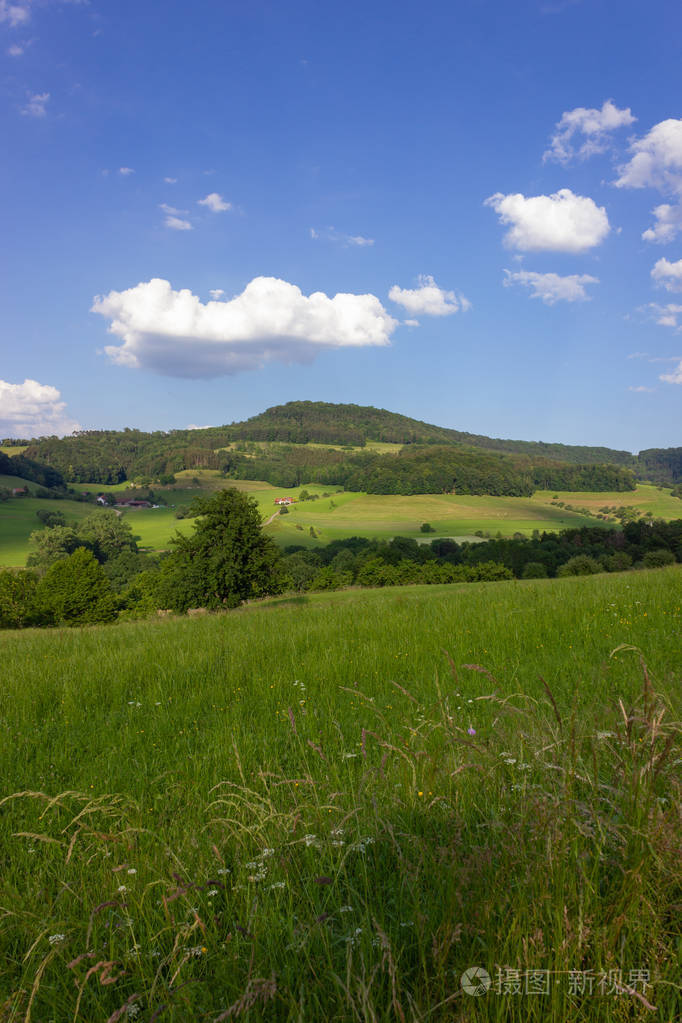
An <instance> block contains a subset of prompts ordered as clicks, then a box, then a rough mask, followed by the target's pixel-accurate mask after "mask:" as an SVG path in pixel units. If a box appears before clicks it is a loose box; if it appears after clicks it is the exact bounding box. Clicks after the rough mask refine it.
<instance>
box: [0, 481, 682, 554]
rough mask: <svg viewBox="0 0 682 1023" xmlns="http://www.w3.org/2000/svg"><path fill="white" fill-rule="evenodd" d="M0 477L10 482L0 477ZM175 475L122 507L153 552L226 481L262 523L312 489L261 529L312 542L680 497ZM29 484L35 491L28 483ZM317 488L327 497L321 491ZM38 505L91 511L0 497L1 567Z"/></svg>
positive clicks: (587, 520)
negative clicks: (148, 500) (352, 487)
mask: <svg viewBox="0 0 682 1023" xmlns="http://www.w3.org/2000/svg"><path fill="white" fill-rule="evenodd" d="M3 478H4V479H6V480H12V481H14V482H12V483H11V484H10V483H3V482H2V480H3ZM177 478H178V484H177V485H176V486H175V487H172V488H164V487H158V486H157V487H153V488H152V489H153V491H154V493H155V494H156V495H157V496H161V497H162V498H163V500H164V501H165V502H166V505H165V506H163V507H160V508H149V509H128V510H126V511H125V513H124V514H125V515H126V516H127V517H128V521H129V522H130V523H131V525H132V527H133V531H134V532H135V534H136V535H137V536H139V538H140V540H139V542H140V544H141V546H143V547H148V548H150V549H152V550H164V549H166V547H167V545H168V540H169V538H170V537H171V536H172V535H173V533H174V531H175V530H176V529H179V530H180V531H181V532H187V531H189V530H191V521H188V520H184V519H180V520H179V519H176V517H175V515H176V511H177V510H178V509H180V508H182V509H186V508H188V507H189V505H190V504H191V503H192V501H193V500H194V499H195V498H196V497H197V496H201V495H202V494H204V495H205V494H207V493H210V492H211V491H213V490H215V489H218V488H220V487H225V486H236V487H238V488H239V489H240V490H245V491H247V492H248V493H250V494H251V495H252V496H253V497H254V498H255V499H256V500H257V502H258V506H259V508H260V511H261V514H262V516H263V521H264V522H267V520H268V519H270V518H272V516H273V515H274V514H275V513H276V512H277V511H278V509H277V507H276V506H275V503H274V501H275V498H276V497H278V496H292V497H294V498H298V496H299V494H300V492H301V490H302V489H306V490H307V491H308V492H309V493H310V494H316V495H318V497H319V499H318V500H315V501H305V502H302V503H296V504H295V505H292V506H291V507H290V509H289V511H288V513H287V514H286V515H277V516H276V517H275V518H274V520H273V521H272V522H271V523H270V524H269V525H268V526H266V532H268V533H269V534H270V535H271V536H272V537H273V538H274V539H275V540H276V541H277V542H278V543H279V544H281V545H286V544H301V545H304V546H315V545H317V544H320V543H329V542H330V541H332V540H338V539H345V538H347V537H350V536H358V535H360V536H368V537H379V538H384V539H390V538H391V537H393V536H408V537H415V538H417V539H427V540H428V539H433V538H434V537H437V536H451V537H454V538H455V539H456V538H460V539H471V538H472V537H474V534H475V533H476V532H477V531H478V530H483V531H485V532H488V533H490V534H491V535H492V536H495V535H497V533H500V534H501V535H502V536H512V535H513V534H514V533H523V534H525V535H527V536H530V534H531V533H532V532H533V530H534V529H539V530H540V531H542V530H548V531H552V530H555V531H558V530H561V529H568V528H569V527H571V526H589V525H595V524H596V523H597V521H598V520H596V519H595V518H594V517H593V516H594V514H595V513H597V512H598V511H599V509H600V508H601V507H603V506H606V505H616V506H621V505H622V506H626V507H636V508H637V509H638V510H639V511H640V512H641V513H642V514H645V513H646V512H649V511H650V512H651V513H652V514H653V515H654V516H655V517H657V518H658V517H660V518H664V519H674V518H680V517H682V501H680V500H679V499H678V498H674V497H671V495H670V491H669V490H662V489H660V488H659V487H655V486H650V485H645V484H640V485H639V486H638V487H637V489H636V490H635V491H632V492H627V493H596V494H593V493H565V492H561V493H558V495H557V496H558V498H559V500H560V501H563V502H564V503H565V504H570V505H573V506H574V508H585V509H588V510H589V511H591V512H592V514H591V515H585V514H582V513H580V512H579V511H576V510H574V511H570V510H567V509H566V508H565V507H564V508H559V507H558V506H556V505H554V504H552V501H553V499H554V496H555V493H556V492H555V491H553V492H550V491H538V492H537V493H535V494H534V495H533V497H531V498H523V497H489V496H484V497H467V496H465V495H454V494H425V495H416V496H412V497H398V496H383V495H376V494H361V493H352V492H347V493H346V492H344V493H339V494H336V493H334V488H333V487H328V486H327V487H323V486H317V485H315V484H308V485H307V486H306V487H305V488H301V487H297V488H294V489H292V490H284V489H282V488H278V487H273V486H271V485H270V484H269V483H264V482H259V481H248V480H229V481H226V480H224V479H223V478H221V477H220V475H219V474H218V473H217V472H215V471H212V470H195V471H193V470H186V471H185V472H182V473H178V474H177ZM194 481H196V482H194ZM22 482H23V481H21V480H17V478H16V477H0V486H17V485H21V484H22ZM29 486H30V487H31V488H32V489H33V490H35V489H36V488H35V485H34V484H29ZM74 489H78V490H81V491H82V490H90V491H91V492H97V493H99V492H100V491H102V492H105V493H106V492H108V491H112V492H115V493H119V494H124V493H128V492H129V490H128V488H126V487H125V486H123V485H120V486H116V487H113V486H111V487H104V486H101V487H100V486H93V485H92V484H77V485H75V486H74ZM144 494H146V490H145V491H144ZM323 494H327V495H328V496H327V497H322V496H321V495H323ZM39 508H43V509H45V508H50V509H55V510H58V511H62V512H63V513H64V515H65V517H66V519H67V522H75V521H77V520H79V519H80V518H82V517H83V516H84V515H86V514H89V513H90V512H91V511H92V510H93V508H92V505H87V504H81V503H79V502H74V501H58V502H51V501H43V500H38V499H33V498H26V499H25V498H21V499H15V500H11V501H5V502H0V566H14V567H16V566H21V565H25V563H26V558H27V556H28V552H29V543H28V538H29V536H30V533H31V532H32V530H34V529H36V528H38V527H39V522H38V520H37V518H36V515H35V513H36V511H37V510H38V509H39ZM424 522H428V523H429V524H430V525H431V526H432V528H433V530H434V532H433V533H431V534H423V533H421V532H420V527H421V525H422V523H424ZM311 528H312V530H313V533H311ZM313 534H314V535H313Z"/></svg>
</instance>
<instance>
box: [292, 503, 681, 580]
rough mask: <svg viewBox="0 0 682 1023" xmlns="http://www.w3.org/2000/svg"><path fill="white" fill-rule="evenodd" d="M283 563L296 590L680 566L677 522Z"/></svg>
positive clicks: (299, 552) (338, 548) (354, 542)
mask: <svg viewBox="0 0 682 1023" xmlns="http://www.w3.org/2000/svg"><path fill="white" fill-rule="evenodd" d="M283 560H284V566H285V571H286V574H287V576H288V577H289V578H290V579H291V580H292V583H293V585H294V587H295V588H297V589H300V590H308V589H309V590H320V589H339V588H341V587H343V586H399V585H405V584H409V583H445V582H474V581H482V580H486V579H488V580H493V579H504V578H508V579H511V578H517V579H538V578H553V577H555V576H569V575H593V574H596V573H598V572H623V571H627V570H628V569H629V568H658V567H664V566H666V565H672V564H674V563H675V562H676V561H678V562H679V561H682V519H677V520H676V521H674V522H667V523H666V522H659V521H655V522H652V523H648V522H643V521H641V520H640V521H638V522H631V523H628V524H627V525H626V526H625V527H624V528H623V529H618V530H615V529H614V530H607V529H604V528H603V527H600V526H596V527H584V528H582V529H566V530H562V532H560V533H558V534H557V533H539V532H538V533H536V534H535V535H534V536H533V537H532V538H528V537H521V536H518V537H513V538H509V539H500V540H489V541H487V542H484V543H461V544H460V543H457V542H456V541H454V540H447V539H440V540H433V541H432V542H431V543H430V544H424V543H422V544H420V543H417V541H416V540H412V539H408V538H406V537H396V538H395V539H393V540H391V541H388V542H387V541H385V540H369V539H366V538H365V537H352V538H350V539H348V540H334V541H333V542H332V543H330V544H327V545H325V546H319V547H315V548H314V549H311V548H305V547H299V546H290V547H286V548H285V549H284V559H283Z"/></svg>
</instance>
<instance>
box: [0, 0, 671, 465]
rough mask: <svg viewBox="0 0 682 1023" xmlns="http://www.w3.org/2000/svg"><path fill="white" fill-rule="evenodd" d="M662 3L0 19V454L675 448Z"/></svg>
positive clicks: (530, 1) (100, 11)
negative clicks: (355, 444) (271, 421)
mask: <svg viewBox="0 0 682 1023" xmlns="http://www.w3.org/2000/svg"><path fill="white" fill-rule="evenodd" d="M681 50H682V8H680V5H679V2H677V0H651V2H649V3H647V4H642V3H641V0H624V2H620V3H618V4H615V3H613V2H609V0H520V2H517V3H514V4H510V3H508V2H506V0H488V2H486V0H458V2H457V3H452V2H451V0H450V2H441V0H435V2H425V3H423V4H422V5H415V4H414V3H406V2H402V0H393V2H391V3H387V2H383V0H364V2H362V3H360V2H357V0H344V3H337V2H335V0H329V2H327V3H323V4H321V3H319V0H317V2H308V0H288V2H287V3H286V4H284V3H276V2H267V3H266V2H262V0H249V3H248V4H243V3H233V2H230V0H227V2H218V0H213V2H207V0H195V2H194V3H193V4H191V5H188V4H186V3H180V2H178V0H167V2H164V3H163V4H161V3H154V2H149V3H146V4H140V3H139V2H137V3H133V2H130V0H117V2H116V3H112V2H108V3H107V2H104V0H90V2H82V0H81V2H76V0H69V2H67V0H0V130H1V137H2V138H3V140H4V145H3V149H4V156H3V160H2V163H1V165H0V206H1V220H0V223H1V224H2V239H3V245H2V261H3V265H2V273H1V274H0V310H1V312H0V316H1V319H0V337H1V339H2V342H1V343H2V360H1V362H0V436H26V435H29V434H33V435H37V434H41V433H52V432H59V433H62V432H69V431H70V430H71V429H73V428H74V427H75V426H80V427H81V428H83V429H98V428H107V427H111V428H120V427H123V426H136V427H140V428H143V429H171V428H175V427H186V426H188V425H190V424H193V425H198V426H203V425H218V424H221V423H226V422H231V421H233V420H240V419H243V418H245V417H247V416H249V415H254V414H256V413H258V412H260V411H262V410H263V409H265V408H266V407H267V406H269V405H273V404H279V403H283V402H286V401H290V400H295V399H310V400H320V401H338V402H356V403H358V404H368V405H375V406H378V407H384V408H388V409H391V410H393V411H397V412H402V413H405V414H407V415H411V416H415V417H417V418H420V419H425V420H427V421H429V422H434V423H438V424H440V425H444V426H451V427H455V428H458V429H464V430H471V431H474V432H478V433H486V434H490V435H493V436H501V437H514V438H524V439H542V440H553V441H563V442H566V443H593V444H608V445H610V446H613V447H618V448H627V449H630V450H635V451H636V450H639V449H641V448H645V447H653V446H664V447H665V446H673V445H675V446H676V445H679V444H680V443H682V437H681V433H680V420H681V417H680V403H681V399H682V89H681V85H682V72H681V71H680V68H681V67H682V54H681Z"/></svg>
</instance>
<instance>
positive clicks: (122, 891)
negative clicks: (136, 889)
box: [116, 884, 128, 895]
mask: <svg viewBox="0 0 682 1023" xmlns="http://www.w3.org/2000/svg"><path fill="white" fill-rule="evenodd" d="M116 891H117V892H120V893H121V895H123V894H124V893H125V892H127V891H128V889H127V888H126V886H125V885H124V884H120V885H119V886H118V888H117V889H116Z"/></svg>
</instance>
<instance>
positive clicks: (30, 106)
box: [21, 92, 50, 117]
mask: <svg viewBox="0 0 682 1023" xmlns="http://www.w3.org/2000/svg"><path fill="white" fill-rule="evenodd" d="M49 100H50V94H49V92H36V93H33V94H31V93H29V95H28V103H27V104H26V106H25V107H22V110H21V112H22V114H25V115H26V116H27V117H45V115H46V114H47V110H46V109H45V108H46V106H47V104H48V102H49Z"/></svg>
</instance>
